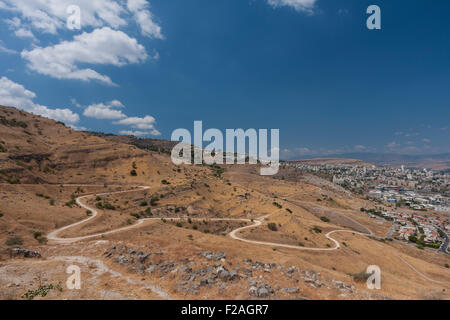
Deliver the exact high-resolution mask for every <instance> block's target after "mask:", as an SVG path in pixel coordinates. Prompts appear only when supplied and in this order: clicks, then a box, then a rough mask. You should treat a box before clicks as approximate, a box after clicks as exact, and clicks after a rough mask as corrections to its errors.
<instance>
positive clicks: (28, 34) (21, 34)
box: [14, 28, 37, 41]
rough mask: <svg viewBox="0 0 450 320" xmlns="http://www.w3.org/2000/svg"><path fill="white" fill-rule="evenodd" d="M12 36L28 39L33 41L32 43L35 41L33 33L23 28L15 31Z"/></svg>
mask: <svg viewBox="0 0 450 320" xmlns="http://www.w3.org/2000/svg"><path fill="white" fill-rule="evenodd" d="M14 34H15V35H16V36H17V37H19V38H30V39H33V40H34V41H37V39H36V37H35V36H34V34H33V32H31V31H30V30H28V29H25V28H19V29H17V30H16V31H14Z"/></svg>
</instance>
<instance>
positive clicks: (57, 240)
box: [47, 185, 445, 298]
mask: <svg viewBox="0 0 450 320" xmlns="http://www.w3.org/2000/svg"><path fill="white" fill-rule="evenodd" d="M71 186H73V185H71ZM148 189H150V187H149V186H140V187H137V188H135V189H131V190H125V191H115V192H105V193H99V194H92V195H85V196H81V197H78V198H77V199H76V203H77V204H78V205H80V206H81V207H82V208H84V209H86V210H90V211H91V212H92V216H90V217H89V218H87V219H84V220H82V221H79V222H76V223H73V224H70V225H68V226H65V227H62V228H60V229H57V230H55V231H53V232H51V233H50V234H48V235H47V239H48V240H50V241H52V242H54V243H65V244H67V243H73V242H77V241H82V240H86V239H91V238H96V237H100V236H104V235H108V234H112V233H117V232H121V231H126V230H130V229H134V228H137V227H138V226H140V225H142V224H143V223H144V222H145V221H155V220H161V218H146V219H141V220H139V221H138V222H137V223H136V224H134V225H131V226H127V227H123V228H118V229H114V230H110V231H107V232H102V233H97V234H92V235H87V236H82V237H75V238H60V237H58V234H59V233H61V232H62V231H65V230H68V229H70V228H73V227H75V226H78V225H81V224H84V223H86V222H88V221H90V220H92V219H94V218H95V217H96V216H97V215H98V211H97V210H96V209H94V208H91V207H89V206H88V205H86V204H84V203H83V202H82V201H81V200H83V199H86V198H89V197H93V196H101V195H112V194H120V193H128V192H134V191H137V190H148ZM270 216H271V214H268V215H265V216H262V217H259V218H257V219H254V220H250V219H238V218H236V219H232V218H213V219H209V220H210V221H242V222H247V223H253V224H251V225H249V226H245V227H240V228H237V229H235V230H233V231H231V232H230V233H229V236H230V237H231V238H232V239H234V240H237V241H242V242H246V243H250V244H256V245H265V246H272V247H282V248H289V249H295V250H303V251H334V250H337V249H339V248H340V247H341V245H340V243H339V241H337V240H336V239H334V238H332V237H331V235H332V234H334V233H352V234H358V235H361V236H364V237H375V238H381V237H378V236H375V235H374V234H373V232H372V231H371V230H370V229H369V228H367V227H366V226H363V225H362V224H360V223H359V222H357V223H358V224H359V225H360V226H362V227H364V228H365V229H366V230H367V231H368V233H362V232H357V231H353V230H333V231H330V232H328V233H327V234H325V237H326V238H327V239H328V240H330V241H331V242H333V243H334V245H335V246H334V247H333V248H308V247H300V246H294V245H288V244H281V243H274V242H266V241H256V240H249V239H245V238H241V237H240V236H239V233H240V232H241V231H243V230H246V229H252V228H256V227H258V226H261V225H262V224H263V221H264V219H266V218H268V217H270ZM188 218H189V217H179V218H170V219H171V220H186V219H188ZM191 219H192V220H204V219H202V218H191ZM349 219H351V218H349ZM355 222H356V221H355ZM395 256H396V257H398V258H399V259H400V260H401V261H402V262H403V263H405V264H406V265H407V266H408V267H410V268H411V269H412V270H413V271H415V272H416V273H417V274H418V275H419V276H420V277H422V278H423V279H425V280H428V281H431V282H434V283H439V284H444V285H445V283H443V282H440V281H437V280H433V279H431V278H429V277H427V276H426V275H424V274H423V273H421V272H420V271H418V270H417V269H416V268H414V267H413V266H412V265H411V264H409V263H408V262H407V261H406V260H404V259H403V258H402V257H400V256H399V255H397V254H395ZM155 292H157V293H158V294H161V295H164V293H163V292H161V291H158V290H156V289H155ZM166 298H167V297H166Z"/></svg>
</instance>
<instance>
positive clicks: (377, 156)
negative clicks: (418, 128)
mask: <svg viewBox="0 0 450 320" xmlns="http://www.w3.org/2000/svg"><path fill="white" fill-rule="evenodd" d="M314 158H317V157H303V158H302V159H299V160H306V159H314ZM320 158H324V159H328V158H333V159H336V158H341V159H358V160H362V161H364V162H370V163H374V164H377V165H390V166H401V165H404V166H406V167H423V168H430V169H437V170H445V169H448V168H450V153H442V154H432V155H406V154H398V153H369V152H359V153H358V152H355V153H343V154H333V155H327V156H321V157H320Z"/></svg>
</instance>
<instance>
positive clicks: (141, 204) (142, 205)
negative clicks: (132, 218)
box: [139, 201, 148, 207]
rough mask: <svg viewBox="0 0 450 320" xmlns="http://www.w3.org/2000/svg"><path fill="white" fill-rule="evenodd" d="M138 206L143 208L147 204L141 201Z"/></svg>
mask: <svg viewBox="0 0 450 320" xmlns="http://www.w3.org/2000/svg"><path fill="white" fill-rule="evenodd" d="M139 205H140V206H141V207H145V206H147V205H148V202H147V201H142V202H141V203H140V204H139Z"/></svg>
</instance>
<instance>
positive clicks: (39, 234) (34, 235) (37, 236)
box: [33, 231, 42, 239]
mask: <svg viewBox="0 0 450 320" xmlns="http://www.w3.org/2000/svg"><path fill="white" fill-rule="evenodd" d="M33 237H34V238H35V239H37V238H40V237H42V232H40V231H36V232H35V233H33Z"/></svg>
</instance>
